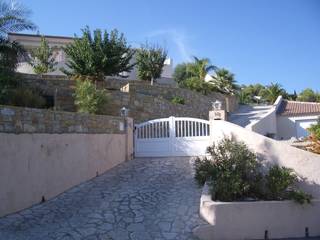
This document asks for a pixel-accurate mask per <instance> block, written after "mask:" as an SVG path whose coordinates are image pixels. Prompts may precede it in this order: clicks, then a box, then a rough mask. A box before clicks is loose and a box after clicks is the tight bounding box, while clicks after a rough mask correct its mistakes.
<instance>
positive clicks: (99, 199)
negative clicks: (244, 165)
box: [0, 158, 205, 240]
mask: <svg viewBox="0 0 320 240" xmlns="http://www.w3.org/2000/svg"><path fill="white" fill-rule="evenodd" d="M191 165H192V164H191V161H190V160H189V159H187V158H153V159H147V158H141V159H135V160H133V161H130V162H126V163H123V164H121V165H119V166H117V167H115V168H113V169H111V170H110V171H108V172H107V173H105V174H103V175H101V176H99V177H97V178H95V179H93V180H91V181H89V182H86V183H84V184H81V185H79V186H77V187H75V188H72V189H71V190H69V191H67V192H65V193H63V194H61V195H60V196H58V197H57V198H55V199H53V200H50V201H48V202H46V203H43V204H40V205H37V206H34V207H32V208H29V209H27V210H24V211H21V212H19V213H17V214H13V215H9V216H6V217H4V218H0V239H1V240H2V239H5V240H11V239H23V240H26V239H39V240H45V239H88V240H89V239H101V240H102V239H103V240H107V239H119V240H126V239H132V240H133V239H148V240H151V239H193V238H192V229H193V228H194V227H196V226H198V225H201V224H205V223H204V222H203V221H202V220H201V219H200V217H199V215H198V209H199V200H200V192H201V189H199V188H198V187H197V186H196V184H195V182H194V181H193V171H192V168H191Z"/></svg>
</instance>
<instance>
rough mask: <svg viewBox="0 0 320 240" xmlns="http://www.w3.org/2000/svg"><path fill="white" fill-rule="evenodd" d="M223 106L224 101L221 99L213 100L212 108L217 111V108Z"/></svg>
mask: <svg viewBox="0 0 320 240" xmlns="http://www.w3.org/2000/svg"><path fill="white" fill-rule="evenodd" d="M221 106H222V103H221V101H219V100H216V101H215V102H212V108H213V110H215V111H216V110H221Z"/></svg>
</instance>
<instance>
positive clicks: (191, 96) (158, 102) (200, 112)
mask: <svg viewBox="0 0 320 240" xmlns="http://www.w3.org/2000/svg"><path fill="white" fill-rule="evenodd" d="M21 76H22V79H21V84H23V85H24V86H26V87H37V88H38V89H40V91H42V92H43V93H44V94H46V95H50V96H53V97H54V99H55V109H56V110H61V111H76V107H75V105H74V98H73V93H74V86H75V81H74V80H70V79H69V78H68V77H66V76H47V75H46V76H38V75H33V74H24V75H21ZM97 84H98V86H99V87H101V88H106V89H108V92H109V94H110V102H109V104H108V105H107V107H106V109H105V111H104V114H108V115H114V116H119V112H120V109H121V108H122V107H127V108H129V116H130V117H132V118H134V120H135V121H136V122H142V121H146V120H150V119H155V118H162V117H170V116H177V117H196V118H202V119H208V111H209V110H210V109H211V108H212V102H214V101H215V100H220V101H221V102H222V104H223V107H226V108H228V109H229V111H234V110H235V109H236V108H237V106H238V103H237V99H236V98H235V97H234V96H230V97H226V96H225V95H223V94H220V93H211V94H209V95H207V96H204V95H202V94H200V93H197V92H194V91H190V90H188V89H182V88H176V87H169V86H159V85H154V86H150V85H149V84H148V83H146V82H142V81H134V83H133V81H130V80H128V79H121V80H120V79H117V78H112V77H108V78H106V80H105V82H97ZM120 89H121V91H120ZM175 96H180V97H183V98H184V100H185V104H184V105H181V104H174V103H172V102H171V100H172V98H173V97H175Z"/></svg>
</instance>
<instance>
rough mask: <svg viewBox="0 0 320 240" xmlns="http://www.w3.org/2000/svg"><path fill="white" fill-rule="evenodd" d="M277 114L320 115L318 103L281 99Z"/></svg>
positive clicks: (319, 104)
mask: <svg viewBox="0 0 320 240" xmlns="http://www.w3.org/2000/svg"><path fill="white" fill-rule="evenodd" d="M277 114H280V115H281V116H301V115H317V114H319V115H320V103H314V102H295V101H287V100H283V101H282V103H281V105H280V107H279V108H278V111H277Z"/></svg>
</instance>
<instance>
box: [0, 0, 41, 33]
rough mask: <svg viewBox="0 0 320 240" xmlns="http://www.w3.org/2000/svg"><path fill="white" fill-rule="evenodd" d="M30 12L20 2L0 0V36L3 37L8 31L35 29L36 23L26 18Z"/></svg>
mask: <svg viewBox="0 0 320 240" xmlns="http://www.w3.org/2000/svg"><path fill="white" fill-rule="evenodd" d="M30 13H31V12H30V10H29V9H27V8H26V7H24V6H23V5H21V4H17V3H13V2H12V3H8V2H6V1H4V0H0V36H1V37H5V36H6V35H7V34H8V33H9V32H21V31H24V30H35V29H36V25H35V24H34V23H32V22H31V21H30V20H29V19H28V18H29V15H30Z"/></svg>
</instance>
